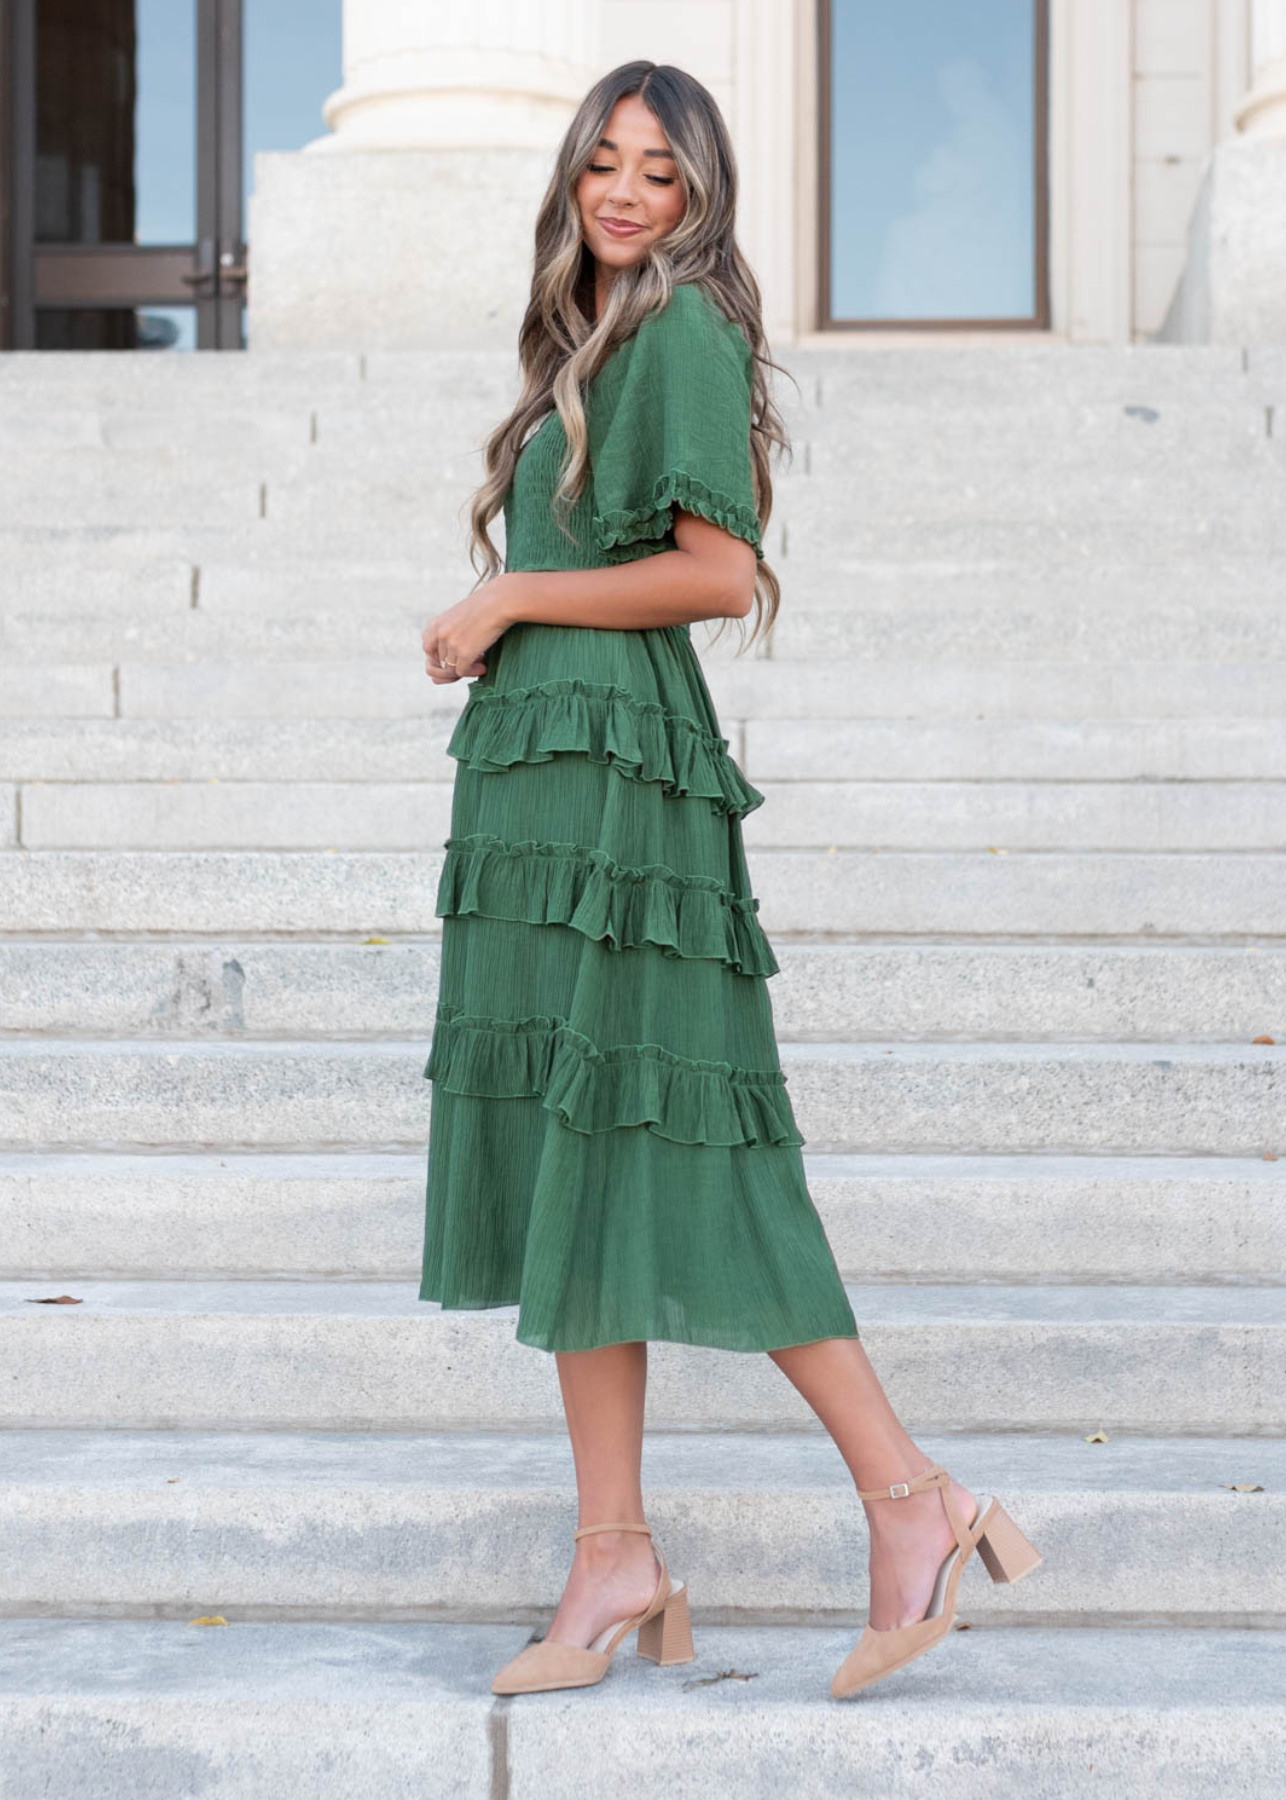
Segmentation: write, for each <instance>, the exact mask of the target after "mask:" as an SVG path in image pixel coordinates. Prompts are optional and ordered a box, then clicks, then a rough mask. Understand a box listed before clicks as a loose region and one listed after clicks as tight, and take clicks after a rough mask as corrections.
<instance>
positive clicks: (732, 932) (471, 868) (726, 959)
mask: <svg viewBox="0 0 1286 1800" xmlns="http://www.w3.org/2000/svg"><path fill="white" fill-rule="evenodd" d="M446 850H447V855H446V860H445V862H444V863H443V867H442V876H441V880H440V882H439V884H438V895H437V911H438V914H439V916H440V917H443V918H446V917H448V916H451V915H454V914H468V913H473V914H478V915H480V916H482V917H483V918H489V919H517V920H522V921H524V922H525V923H527V924H529V925H569V926H571V927H572V929H573V930H575V931H581V932H584V934H585V936H586V937H590V938H596V939H602V938H605V939H607V940H608V941H609V942H610V943H611V945H612V947H613V948H614V949H617V950H622V949H637V948H639V947H641V946H642V945H644V944H652V945H655V946H657V947H658V948H659V949H660V950H662V951H663V952H664V954H665V955H667V956H672V957H701V958H705V957H709V958H712V959H714V960H715V961H718V962H722V963H724V964H725V965H726V966H727V967H728V968H730V969H735V970H737V971H738V972H739V973H741V974H743V975H763V976H768V975H775V974H776V973H777V971H778V968H779V964H778V962H777V959H776V957H775V956H774V955H773V952H772V947H771V945H770V944H769V942H768V939H767V938H766V937H765V935H764V931H763V927H762V926H761V925H760V923H759V921H758V919H757V918H756V916H755V915H756V913H757V912H758V910H759V902H758V900H757V899H755V898H754V897H753V896H752V897H750V898H741V897H740V896H738V895H735V894H732V893H730V892H729V890H728V889H727V888H726V887H724V886H723V884H722V883H721V882H719V881H716V880H715V879H714V878H713V877H711V876H705V875H679V874H676V873H675V871H674V870H673V869H670V868H667V867H666V866H665V864H663V863H649V864H647V865H645V866H644V867H642V868H633V867H630V866H629V865H627V864H624V863H618V862H616V861H614V859H613V858H612V857H610V856H608V855H607V853H606V851H603V850H600V849H598V848H597V847H596V846H589V845H581V844H549V843H539V842H537V841H536V840H534V839H528V840H524V841H523V842H520V843H512V842H508V841H506V840H505V839H503V838H499V837H495V836H492V835H491V834H489V833H485V832H475V833H473V834H472V835H470V836H468V837H449V838H448V839H447V840H446Z"/></svg>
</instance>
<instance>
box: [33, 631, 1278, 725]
mask: <svg viewBox="0 0 1286 1800" xmlns="http://www.w3.org/2000/svg"><path fill="white" fill-rule="evenodd" d="M694 641H695V638H694ZM706 683H707V686H708V687H709V689H710V694H711V698H712V699H713V700H714V703H715V709H716V711H717V713H718V715H719V718H720V721H721V723H722V724H723V727H724V730H725V731H727V732H728V733H729V735H730V736H731V735H732V733H731V730H730V728H731V727H733V726H735V725H736V724H737V723H738V722H739V721H741V720H746V719H751V718H753V719H755V720H759V721H769V720H772V721H776V720H791V721H793V720H797V719H802V718H809V719H845V720H848V719H861V720H864V721H869V720H874V719H899V720H902V719H908V718H909V719H915V720H918V721H921V722H928V721H939V720H946V719H964V718H968V719H971V720H972V719H976V718H977V717H979V716H980V715H981V716H983V717H985V718H986V719H987V720H988V721H991V722H993V723H994V722H995V721H998V720H1001V719H1004V720H1006V721H1009V720H1012V721H1014V723H1015V725H1016V726H1017V725H1018V724H1019V723H1020V722H1024V721H1029V720H1038V721H1041V722H1042V723H1041V725H1040V727H1039V728H1040V729H1042V730H1052V729H1054V727H1053V723H1052V722H1053V721H1055V720H1063V719H1065V720H1075V721H1077V722H1078V723H1079V722H1080V721H1082V720H1085V719H1094V720H1097V721H1103V720H1118V719H1119V720H1123V721H1128V726H1127V728H1128V729H1129V730H1146V731H1159V730H1162V729H1163V725H1162V722H1163V721H1164V722H1166V724H1167V725H1168V724H1169V723H1170V722H1171V721H1174V722H1182V723H1183V725H1184V726H1185V727H1186V726H1187V723H1188V721H1191V720H1200V721H1202V728H1203V729H1204V725H1205V721H1207V720H1208V719H1211V718H1218V719H1225V720H1228V719H1236V720H1238V721H1241V722H1242V724H1243V726H1244V728H1245V729H1247V730H1251V729H1252V728H1251V727H1250V726H1249V725H1248V724H1246V722H1247V721H1250V720H1257V719H1262V718H1271V719H1273V720H1275V721H1278V722H1280V720H1281V719H1282V717H1283V713H1284V711H1286V703H1284V702H1283V698H1282V696H1283V694H1284V693H1286V663H1272V662H1256V663H1249V662H1247V663H1214V664H1211V663H1202V662H1191V663H1181V662H1176V663H1165V662H1160V661H1150V662H1136V663H1129V662H1118V663H1113V662H1110V661H1109V662H1103V663H1098V664H1086V663H1070V662H1048V663H1008V664H996V663H970V662H963V661H962V662H959V663H954V664H951V663H948V664H932V663H899V662H884V663H878V662H877V663H860V662H849V663H832V664H830V665H829V666H828V667H825V668H818V667H815V666H814V665H812V664H810V663H806V662H789V661H786V660H784V659H782V658H775V659H773V660H772V661H768V660H765V659H761V658H742V659H741V660H739V661H732V660H724V659H720V660H719V661H716V662H714V663H712V665H711V666H710V667H709V668H708V669H707V670H706ZM117 685H118V689H119V714H120V716H121V717H123V718H126V719H129V718H136V719H181V720H183V721H185V722H186V723H189V724H191V725H195V724H197V723H198V722H204V721H206V720H212V721H218V722H221V723H224V724H227V723H228V722H230V721H232V720H236V719H287V718H289V719H317V718H326V719H381V720H392V719H402V718H415V719H419V718H421V717H423V716H424V715H426V714H431V715H436V714H437V713H439V712H441V713H444V714H448V713H449V714H450V715H451V717H452V718H454V717H455V716H456V714H457V713H458V711H459V708H460V706H461V705H462V703H463V701H464V699H465V697H466V696H465V695H464V694H463V693H462V692H461V689H460V684H458V683H457V684H450V683H448V684H446V685H443V686H439V685H438V684H436V683H435V682H431V681H426V679H425V675H424V670H423V668H422V667H421V666H420V664H419V663H418V662H417V661H416V660H415V659H414V658H412V657H410V656H404V657H402V658H400V659H399V660H397V661H387V662H379V661H375V660H369V661H365V662H348V663H342V664H341V663H339V662H301V663H294V664H291V663H284V664H283V663H252V662H240V663H237V662H232V663H210V662H205V661H202V662H193V663H159V664H149V663H142V662H139V663H135V662H126V663H123V664H121V665H119V670H118V675H117ZM116 711H117V708H116V707H115V706H114V705H113V671H112V669H111V668H110V667H109V666H107V665H93V664H77V663H63V664H52V665H49V666H48V667H47V668H45V669H33V668H30V667H23V666H22V665H19V664H15V665H13V666H12V667H11V668H10V669H9V670H7V671H4V672H0V718H2V717H6V716H7V717H11V718H19V717H27V716H33V717H38V718H41V719H44V720H55V719H58V718H60V717H69V716H70V717H77V716H81V717H84V716H92V717H98V718H108V717H111V716H113V715H114V714H115V713H116ZM1198 741H1200V739H1199V738H1198Z"/></svg>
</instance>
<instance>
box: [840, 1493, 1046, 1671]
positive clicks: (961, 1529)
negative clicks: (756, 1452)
mask: <svg viewBox="0 0 1286 1800" xmlns="http://www.w3.org/2000/svg"><path fill="white" fill-rule="evenodd" d="M926 1488H937V1489H938V1492H939V1493H940V1494H941V1496H942V1504H943V1506H944V1508H945V1509H946V1514H947V1518H948V1519H949V1520H950V1521H951V1529H952V1531H954V1532H955V1534H956V1542H955V1547H954V1548H953V1549H952V1550H951V1551H949V1552H948V1554H947V1555H946V1556H945V1557H944V1558H943V1561H942V1566H941V1567H940V1568H939V1570H938V1575H937V1580H936V1581H935V1582H934V1584H933V1593H932V1595H931V1596H930V1598H929V1605H928V1608H927V1610H926V1612H925V1614H924V1616H923V1618H920V1619H914V1620H912V1622H911V1623H910V1624H909V1625H895V1626H891V1627H890V1628H888V1629H887V1630H884V1631H878V1630H877V1629H876V1628H875V1626H873V1625H868V1626H867V1627H866V1629H865V1631H864V1632H863V1633H862V1635H861V1637H860V1638H859V1639H858V1641H857V1643H856V1644H854V1646H853V1648H852V1649H851V1650H850V1651H849V1653H848V1655H847V1656H846V1657H845V1658H844V1660H843V1662H842V1663H841V1664H840V1666H839V1668H838V1669H837V1670H836V1671H835V1674H834V1677H833V1679H832V1681H831V1693H832V1694H834V1696H835V1698H836V1699H837V1700H843V1699H846V1698H847V1696H848V1695H849V1694H855V1693H857V1692H858V1691H859V1689H861V1688H868V1687H870V1685H871V1683H872V1682H874V1681H879V1680H880V1678H881V1677H882V1676H884V1675H891V1674H892V1673H893V1671H894V1670H895V1669H901V1668H905V1666H906V1665H907V1663H909V1662H914V1661H915V1659H916V1657H917V1656H922V1655H923V1654H924V1652H925V1651H926V1650H931V1649H932V1648H933V1646H934V1645H935V1644H937V1643H940V1642H941V1641H942V1639H943V1638H944V1637H945V1636H946V1635H947V1633H948V1632H949V1631H950V1629H951V1625H952V1622H953V1620H954V1619H955V1616H956V1588H957V1587H958V1586H959V1584H960V1571H961V1570H962V1569H963V1568H964V1566H965V1564H966V1563H967V1562H968V1560H969V1558H970V1556H971V1555H972V1554H973V1552H974V1550H975V1549H976V1550H977V1552H978V1554H979V1556H980V1557H981V1558H982V1560H983V1562H984V1564H985V1565H986V1568H987V1573H988V1574H989V1575H990V1576H991V1579H992V1580H993V1581H1021V1579H1022V1577H1023V1576H1024V1575H1030V1574H1031V1572H1032V1570H1033V1569H1036V1568H1039V1567H1040V1565H1041V1563H1042V1562H1044V1560H1045V1559H1044V1557H1043V1556H1041V1554H1040V1552H1039V1551H1038V1550H1037V1549H1036V1547H1035V1545H1034V1544H1032V1543H1030V1542H1029V1541H1028V1540H1027V1539H1026V1538H1025V1537H1024V1536H1023V1534H1022V1532H1021V1531H1019V1529H1018V1527H1017V1526H1016V1525H1015V1524H1014V1522H1013V1520H1012V1519H1011V1518H1010V1516H1009V1514H1008V1513H1007V1512H1006V1511H1005V1509H1004V1507H1003V1506H1002V1505H1001V1504H1000V1502H999V1500H991V1501H990V1503H988V1499H987V1497H986V1496H985V1495H984V1497H983V1498H982V1499H981V1500H980V1501H979V1502H978V1510H977V1511H976V1512H975V1514H974V1516H973V1523H972V1524H970V1525H966V1524H965V1523H964V1521H963V1520H962V1519H961V1517H960V1515H959V1513H958V1512H957V1511H956V1507H955V1502H954V1501H953V1500H952V1498H951V1477H950V1476H949V1475H948V1474H947V1471H946V1470H945V1469H944V1468H943V1467H942V1465H941V1464H940V1463H934V1464H933V1466H932V1467H931V1468H929V1469H926V1470H925V1471H924V1473H923V1474H922V1475H916V1476H915V1477H913V1479H912V1480H910V1481H895V1482H894V1483H893V1485H892V1487H887V1488H865V1489H864V1488H859V1489H858V1490H857V1493H858V1498H859V1499H860V1500H888V1499H892V1500H901V1499H905V1498H906V1496H907V1495H908V1494H918V1493H922V1492H923V1491H924V1490H925V1489H926Z"/></svg>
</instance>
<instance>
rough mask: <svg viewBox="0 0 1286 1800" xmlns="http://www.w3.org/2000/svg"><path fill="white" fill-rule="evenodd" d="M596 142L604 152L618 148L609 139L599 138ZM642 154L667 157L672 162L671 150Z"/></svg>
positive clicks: (649, 151)
mask: <svg viewBox="0 0 1286 1800" xmlns="http://www.w3.org/2000/svg"><path fill="white" fill-rule="evenodd" d="M598 141H599V143H600V144H601V145H602V146H603V148H604V150H615V149H616V148H617V147H618V146H617V145H615V144H614V143H613V142H612V140H611V138H606V137H604V138H599V140H598ZM643 154H644V156H668V157H669V159H670V161H671V162H673V161H674V152H673V150H645V151H644V152H643Z"/></svg>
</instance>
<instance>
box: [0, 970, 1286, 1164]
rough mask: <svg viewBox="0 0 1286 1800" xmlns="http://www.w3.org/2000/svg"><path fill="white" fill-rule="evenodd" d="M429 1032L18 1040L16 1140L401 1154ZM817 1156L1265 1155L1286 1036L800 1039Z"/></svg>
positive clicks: (806, 1131) (1278, 1111)
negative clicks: (1148, 1040) (1162, 1040)
mask: <svg viewBox="0 0 1286 1800" xmlns="http://www.w3.org/2000/svg"><path fill="white" fill-rule="evenodd" d="M432 1035H433V1033H432V995H431V994H426V995H425V996H424V1025H423V1028H422V1031H421V1033H420V1034H419V1035H418V1036H417V1037H416V1038H415V1039H413V1040H411V1041H410V1042H402V1041H398V1040H391V1041H390V1040H375V1041H362V1042H356V1043H342V1042H327V1041H321V1042H315V1041H310V1040H299V1041H289V1042H280V1041H277V1040H262V1039H254V1040H250V1041H237V1040H217V1039H214V1040H212V1039H208V1038H207V1039H201V1040H198V1041H196V1042H190V1041H189V1042H185V1041H183V1040H178V1039H174V1038H160V1039H148V1038H134V1039H123V1040H121V1041H119V1042H111V1041H106V1042H105V1041H101V1040H96V1039H85V1038H38V1039H30V1040H24V1039H21V1038H17V1039H15V1038H0V1102H2V1103H3V1104H2V1105H0V1148H4V1149H26V1148H29V1147H32V1146H36V1147H40V1148H46V1149H55V1148H66V1149H72V1148H84V1149H102V1148H117V1147H120V1148H126V1147H130V1148H136V1149H143V1148H149V1147H155V1148H158V1149H160V1148H172V1149H178V1148H181V1149H189V1148H192V1147H193V1146H198V1145H199V1146H215V1145H219V1146H227V1147H229V1148H237V1147H243V1148H245V1149H266V1148H272V1147H276V1148H280V1149H341V1148H353V1149H384V1148H392V1147H394V1146H408V1147H411V1146H414V1147H418V1146H419V1145H421V1144H423V1143H424V1142H425V1141H426V1140H427V1136H428V1123H429V1110H430V1091H429V1090H430V1086H431V1084H430V1083H429V1082H427V1081H426V1080H425V1079H424V1078H423V1069H424V1065H425V1062H426V1060H427V1055H428V1048H429V1042H430V1040H431V1038H432ZM780 1056H781V1066H782V1069H783V1070H784V1072H785V1075H786V1078H787V1081H788V1083H789V1088H790V1097H791V1101H792V1104H793V1107H794V1112H795V1116H796V1119H797V1122H798V1125H799V1129H800V1131H801V1132H802V1133H803V1136H804V1138H805V1141H806V1142H807V1143H808V1144H809V1145H810V1146H811V1148H812V1149H813V1150H819V1151H820V1150H837V1151H838V1150H842V1151H855V1152H861V1153H863V1154H876V1153H882V1152H887V1151H914V1152H921V1153H923V1152H933V1153H938V1152H952V1153H970V1152H977V1151H985V1152H1006V1153H1008V1152H1026V1151H1053V1152H1058V1153H1064V1152H1067V1153H1073V1154H1076V1153H1083V1152H1086V1151H1088V1152H1096V1153H1097V1152H1103V1151H1110V1152H1113V1153H1116V1154H1142V1155H1158V1154H1168V1155H1218V1156H1234V1157H1253V1156H1262V1155H1263V1154H1264V1153H1265V1152H1269V1153H1274V1154H1276V1153H1281V1152H1282V1151H1284V1150H1286V1143H1284V1142H1283V1138H1284V1137H1286V1046H1283V1045H1276V1044H1273V1045H1268V1044H1264V1045H1259V1044H1244V1045H1241V1044H1138V1043H1130V1044H1103V1043H1095V1044H1044V1043H1038V1044H1012V1043H1005V1044H977V1043H963V1044H960V1043H952V1044H935V1043H905V1042H897V1043H893V1044H880V1043H879V1042H871V1043H858V1044H853V1043H832V1044H811V1043H810V1044H782V1045H781V1046H780Z"/></svg>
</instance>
